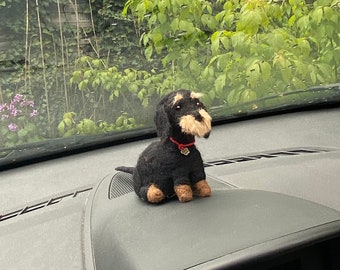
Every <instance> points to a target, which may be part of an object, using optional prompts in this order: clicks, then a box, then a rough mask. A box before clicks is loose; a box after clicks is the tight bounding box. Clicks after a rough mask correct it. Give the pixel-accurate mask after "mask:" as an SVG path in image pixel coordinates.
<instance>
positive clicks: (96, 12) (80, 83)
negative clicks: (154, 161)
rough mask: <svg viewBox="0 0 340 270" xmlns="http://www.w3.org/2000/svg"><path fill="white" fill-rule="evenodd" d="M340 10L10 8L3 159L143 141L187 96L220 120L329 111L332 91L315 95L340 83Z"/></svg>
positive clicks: (139, 4)
mask: <svg viewBox="0 0 340 270" xmlns="http://www.w3.org/2000/svg"><path fill="white" fill-rule="evenodd" d="M339 8H340V4H339V2H338V1H336V0H316V1H313V0H311V1H302V0H294V1H280V0H278V1H266V0H241V1H236V0H232V1H227V0H219V1H204V0H198V1H191V0H179V1H171V0H154V1H149V0H126V1H125V0H118V1H117V0H111V1H99V0H92V1H87V0H77V1H76V0H72V1H70V0H57V1H56V0H44V1H42V0H34V1H33V0H32V1H31V0H27V1H22V0H4V1H0V16H1V21H2V23H1V26H0V51H1V53H0V73H1V76H0V117H1V118H0V135H1V137H0V149H3V150H1V153H3V155H7V154H4V153H7V152H6V149H12V148H13V147H15V146H18V145H22V144H27V143H39V142H41V141H45V140H47V139H62V138H64V139H65V138H72V137H74V136H88V139H91V140H94V138H95V136H96V135H100V136H103V135H105V134H121V133H122V132H124V131H128V130H136V132H137V133H136V134H138V132H139V131H140V130H142V129H143V128H149V127H150V126H152V121H153V120H152V119H153V112H154V106H155V104H156V103H157V102H158V100H159V99H160V97H161V96H162V95H164V94H166V93H168V92H170V91H172V90H174V89H178V88H186V89H191V90H194V91H197V92H202V93H204V94H205V95H204V98H203V99H204V103H205V104H206V105H207V106H208V107H209V108H215V109H216V110H215V111H214V113H213V114H214V115H215V117H216V118H225V117H229V116H230V115H235V114H237V113H240V112H242V113H248V112H252V111H262V110H267V109H268V108H275V107H282V106H283V107H285V106H289V105H294V104H300V105H301V104H303V103H305V102H306V103H310V102H311V100H313V102H316V101H318V100H320V101H325V100H326V101H331V99H332V98H333V96H334V93H335V92H336V91H335V90H336V89H335V88H334V87H333V88H332V87H330V90H329V91H321V90H320V91H319V90H318V91H310V89H311V88H313V87H315V86H326V88H327V85H330V84H334V83H338V82H339V68H338V67H339V65H340V46H339V45H340V44H339V43H340V40H339V22H340V12H339V11H340V10H339ZM328 88H329V87H328ZM308 89H309V90H308ZM338 90H339V89H338V88H337V92H339V91H338ZM316 92H317V93H316ZM330 92H332V93H330ZM325 95H326V96H327V98H325ZM337 98H338V94H337ZM129 134H130V135H131V136H133V134H134V133H133V132H130V133H129ZM71 141H72V139H71V140H64V143H63V144H61V145H63V146H62V147H64V146H65V143H66V144H67V142H69V143H70V142H71Z"/></svg>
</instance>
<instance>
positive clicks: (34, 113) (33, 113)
mask: <svg viewBox="0 0 340 270" xmlns="http://www.w3.org/2000/svg"><path fill="white" fill-rule="evenodd" d="M37 114H38V111H37V110H33V111H32V112H31V113H30V116H31V117H33V116H36V115H37Z"/></svg>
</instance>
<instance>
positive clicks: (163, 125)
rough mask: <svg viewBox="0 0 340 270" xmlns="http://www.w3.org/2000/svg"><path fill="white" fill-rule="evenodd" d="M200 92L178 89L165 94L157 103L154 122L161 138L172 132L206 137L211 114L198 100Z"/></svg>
mask: <svg viewBox="0 0 340 270" xmlns="http://www.w3.org/2000/svg"><path fill="white" fill-rule="evenodd" d="M201 96H202V94H200V93H195V92H191V91H188V90H183V89H181V90H178V91H175V92H171V93H170V94H168V95H166V96H165V97H164V98H163V99H162V100H161V101H160V103H159V104H158V105H157V110H156V115H155V124H156V128H157V134H158V136H159V137H161V138H167V137H169V136H172V135H173V132H176V131H178V130H179V131H180V132H182V133H185V134H188V135H192V136H198V137H204V138H208V137H209V134H210V131H211V116H210V115H209V114H208V112H207V110H206V107H205V106H204V104H203V103H202V102H201V101H200V100H199V98H200V97H201Z"/></svg>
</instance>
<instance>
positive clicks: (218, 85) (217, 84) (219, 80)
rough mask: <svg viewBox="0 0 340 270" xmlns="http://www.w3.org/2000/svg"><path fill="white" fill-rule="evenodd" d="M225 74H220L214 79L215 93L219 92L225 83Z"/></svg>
mask: <svg viewBox="0 0 340 270" xmlns="http://www.w3.org/2000/svg"><path fill="white" fill-rule="evenodd" d="M226 79H227V75H226V74H224V73H223V74H220V75H219V76H218V77H217V79H216V80H215V89H216V92H217V93H221V92H222V91H223V88H224V86H225V84H226Z"/></svg>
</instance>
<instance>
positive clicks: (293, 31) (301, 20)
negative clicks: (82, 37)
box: [123, 0, 340, 105]
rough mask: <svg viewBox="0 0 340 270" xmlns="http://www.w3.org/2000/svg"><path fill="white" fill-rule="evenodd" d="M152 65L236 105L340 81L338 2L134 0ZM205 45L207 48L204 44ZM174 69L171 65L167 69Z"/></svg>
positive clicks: (215, 98)
mask: <svg viewBox="0 0 340 270" xmlns="http://www.w3.org/2000/svg"><path fill="white" fill-rule="evenodd" d="M129 9H130V10H131V12H132V14H133V15H134V16H135V17H136V18H137V21H138V22H139V23H140V24H143V23H144V24H145V25H146V26H147V31H146V32H145V33H143V35H142V37H141V43H142V44H143V45H144V46H145V47H146V48H145V55H146V57H147V58H148V59H150V61H151V60H152V59H153V58H154V59H156V58H158V57H161V58H162V59H161V61H162V64H163V67H164V69H167V70H169V69H172V71H173V74H174V76H173V77H174V79H175V80H176V79H178V78H182V79H184V81H183V84H184V85H188V86H190V87H191V88H194V89H199V90H200V91H202V92H205V93H207V95H206V99H207V100H208V101H209V104H214V103H221V101H222V102H224V103H227V104H228V105H235V104H239V103H243V102H249V101H251V100H255V99H257V98H261V97H264V96H268V95H274V94H277V93H284V92H287V91H292V90H295V89H306V88H307V87H310V86H313V85H318V84H327V83H332V82H336V81H338V80H339V73H338V66H339V64H340V62H339V60H340V50H339V35H338V29H339V24H340V18H339V17H340V12H339V3H338V2H337V1H331V0H317V1H315V2H313V4H308V3H306V2H304V1H299V0H297V1H284V2H272V1H270V2H268V1H265V0H250V1H236V0H234V1H226V0H219V1H217V2H216V3H215V2H210V1H203V0H196V1H189V0H178V1H170V0H162V1H161V0H159V1H148V0H129V1H127V3H126V5H125V9H124V11H123V13H124V14H127V11H128V10H129ZM207 41H208V42H207ZM169 64H171V66H169Z"/></svg>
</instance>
